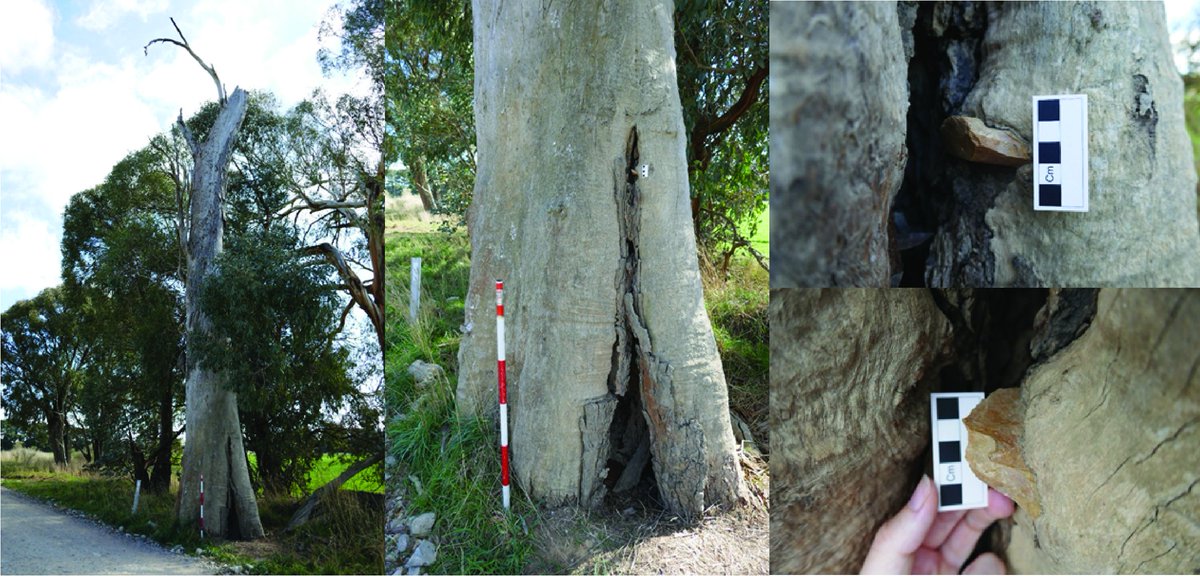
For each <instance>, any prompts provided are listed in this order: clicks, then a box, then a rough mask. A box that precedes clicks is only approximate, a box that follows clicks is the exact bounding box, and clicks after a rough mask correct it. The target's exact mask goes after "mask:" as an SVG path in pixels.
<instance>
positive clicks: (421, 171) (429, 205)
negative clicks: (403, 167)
mask: <svg viewBox="0 0 1200 576" xmlns="http://www.w3.org/2000/svg"><path fill="white" fill-rule="evenodd" d="M409 170H411V171H412V185H413V188H414V189H416V191H417V195H418V196H420V197H421V206H422V207H424V208H425V211H426V212H433V211H434V210H436V209H437V203H435V202H434V201H433V192H432V191H430V189H429V175H428V174H427V173H426V172H425V159H424V158H421V157H417V158H415V159H413V161H412V164H411V165H410V166H409Z"/></svg>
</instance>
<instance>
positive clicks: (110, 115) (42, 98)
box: [0, 0, 366, 303]
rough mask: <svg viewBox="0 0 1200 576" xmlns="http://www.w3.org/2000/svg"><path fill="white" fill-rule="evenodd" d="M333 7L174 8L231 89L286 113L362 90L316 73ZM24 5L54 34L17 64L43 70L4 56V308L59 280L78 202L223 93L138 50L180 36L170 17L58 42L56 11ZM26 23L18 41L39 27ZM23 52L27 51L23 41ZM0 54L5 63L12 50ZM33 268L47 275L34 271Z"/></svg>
mask: <svg viewBox="0 0 1200 576" xmlns="http://www.w3.org/2000/svg"><path fill="white" fill-rule="evenodd" d="M2 1H3V0H0V2H2ZM330 3H331V2H330V0H303V1H301V0H297V1H295V2H290V1H283V0H273V1H271V2H263V3H259V2H247V1H245V0H213V1H209V2H204V3H199V4H195V5H193V6H192V8H191V9H190V10H189V9H187V8H181V9H178V10H173V11H172V12H173V15H175V16H176V21H177V22H178V23H179V25H180V26H181V27H182V29H183V32H184V34H185V35H186V36H187V38H188V40H189V42H190V43H191V44H192V46H193V48H194V49H195V50H196V52H197V54H199V55H200V56H201V57H202V58H204V59H205V60H206V61H208V62H209V63H211V64H213V65H214V66H216V69H217V71H218V73H219V74H220V75H221V79H222V80H223V81H224V82H225V83H226V84H227V85H228V88H229V89H230V90H232V89H233V87H234V86H235V85H240V86H242V87H243V88H247V89H266V90H270V91H272V92H274V93H275V94H276V95H277V96H278V97H279V99H280V101H281V103H282V105H284V106H291V105H294V104H295V103H296V102H297V101H299V100H300V99H303V98H306V97H308V95H309V94H310V93H311V92H312V90H313V89H314V88H316V87H318V86H321V87H324V88H325V89H326V91H327V92H328V93H329V94H330V95H331V96H336V95H338V94H341V93H343V92H346V91H354V92H358V93H362V92H365V86H366V85H365V83H364V84H361V85H360V88H359V89H357V90H353V89H352V88H353V87H354V81H353V80H352V79H345V78H337V79H332V80H330V79H326V78H324V77H323V76H322V75H321V71H320V66H319V64H318V63H317V61H316V53H317V49H318V47H319V42H318V40H317V30H318V26H319V24H320V22H321V21H322V20H323V19H324V18H325V17H326V13H327V11H328V7H329V5H330ZM111 4H112V5H113V6H118V8H120V9H123V10H125V13H126V14H128V13H137V14H143V13H142V12H140V11H139V9H140V8H144V7H146V6H150V5H157V4H159V3H142V4H137V3H133V2H120V1H118V2H112V3H111ZM98 5H99V3H97V4H94V5H93V6H92V8H93V9H94V8H96V6H98ZM14 6H16V5H14ZM30 7H33V8H30ZM122 7H123V8H122ZM19 8H20V9H21V10H25V11H26V12H28V11H31V10H32V11H35V12H36V9H37V8H40V9H42V11H43V12H45V14H48V15H49V16H47V17H46V18H43V20H45V21H46V22H48V24H47V26H46V29H47V30H48V32H46V33H44V34H40V35H38V34H27V35H26V41H29V42H33V41H34V40H35V39H36V38H42V39H43V40H44V41H43V44H44V45H45V46H46V47H45V48H38V49H37V50H33V52H31V54H32V53H38V54H41V55H40V56H38V57H37V58H34V57H32V56H30V57H25V56H21V61H22V62H25V63H37V64H36V65H38V66H41V67H42V68H41V69H40V70H39V71H38V73H36V74H25V75H21V76H15V74H14V76H10V75H9V74H10V71H11V70H10V68H9V67H8V66H9V63H8V61H7V60H0V65H3V66H4V76H5V77H4V81H3V82H0V193H2V197H3V209H4V213H3V215H2V217H0V218H2V221H3V229H4V230H3V231H4V233H3V236H2V237H0V254H4V259H3V260H2V261H0V277H2V278H3V279H4V280H3V284H2V286H0V287H2V288H3V289H4V291H5V292H6V294H5V295H4V298H3V300H4V302H5V303H10V302H11V296H12V295H13V294H14V293H15V292H20V293H21V295H20V297H27V296H31V295H33V294H36V293H37V292H38V291H40V290H41V289H42V288H45V287H47V286H51V285H54V284H57V283H58V269H59V258H60V255H59V238H58V231H59V230H60V229H61V220H60V219H61V217H62V212H63V209H64V208H65V206H66V205H67V202H68V201H69V199H70V197H71V195H73V194H75V193H77V192H80V191H83V190H86V189H88V188H91V187H93V186H96V185H98V184H100V183H101V182H103V180H104V178H105V176H107V174H108V172H109V171H110V170H111V168H112V166H113V165H114V164H116V163H117V162H118V161H120V160H121V158H123V157H124V156H125V155H127V154H129V153H130V152H132V151H134V150H137V149H140V148H142V147H143V146H145V145H146V144H147V142H148V141H149V139H150V138H151V137H153V136H154V135H155V134H158V133H160V132H163V131H165V130H168V129H170V126H171V124H172V123H173V122H174V120H175V118H176V116H177V115H178V114H179V112H180V109H182V111H183V115H184V117H188V116H190V115H192V114H194V113H195V112H196V111H197V110H199V108H200V106H201V105H202V104H203V103H204V102H206V101H211V100H213V99H215V97H216V91H215V89H214V88H213V85H212V81H211V80H210V79H209V77H208V75H207V74H205V72H204V71H203V70H201V69H200V67H199V66H197V65H196V62H195V61H194V60H192V58H191V56H189V55H188V54H187V52H185V51H183V50H180V49H179V48H177V47H175V46H170V45H156V46H155V47H152V48H151V49H150V51H149V55H144V54H143V53H142V49H141V47H142V45H143V44H144V43H145V42H146V41H147V40H149V39H151V38H155V37H162V36H172V37H173V36H174V35H175V30H174V29H173V28H172V27H171V23H170V22H169V21H168V20H167V18H166V15H163V16H161V17H153V18H149V19H148V20H146V21H145V22H143V23H137V22H132V21H123V22H120V23H119V26H120V29H121V30H122V38H121V39H120V40H119V41H118V42H116V43H115V44H114V43H113V42H112V39H111V38H107V37H105V35H97V34H93V33H90V32H81V31H79V30H78V29H77V28H74V27H73V26H67V27H65V28H64V29H63V30H62V31H61V34H60V37H59V39H58V40H57V41H55V39H54V34H53V27H52V24H53V14H52V13H51V12H50V11H48V10H46V9H45V7H44V6H42V5H40V4H33V3H25V4H20V5H19ZM4 12H5V14H4V15H3V17H0V22H2V23H3V24H0V26H3V27H4V28H7V27H8V26H10V25H11V24H9V23H12V22H14V21H16V20H18V19H16V18H11V17H9V16H10V13H15V12H14V11H13V10H10V9H9V7H8V5H5V8H4ZM151 13H152V11H151V10H150V9H149V8H146V12H145V14H151ZM88 14H91V12H89V13H88ZM84 19H86V17H85V18H84ZM24 20H25V21H23V22H21V23H20V25H21V27H22V30H21V31H20V32H21V33H23V34H24V33H26V32H28V30H26V28H30V27H33V26H31V24H30V20H29V19H28V18H25V19H24ZM88 22H89V23H90V24H96V25H99V23H100V22H98V21H91V20H89V21H88ZM81 24H82V23H81ZM110 24H111V23H110ZM0 36H2V37H0V42H8V40H9V38H10V37H11V35H10V34H9V33H8V32H7V31H5V32H4V33H3V34H2V35H0ZM23 42H24V41H23ZM4 46H6V47H7V46H8V44H4ZM5 50H7V48H5ZM21 50H23V51H25V52H29V51H30V50H31V49H29V48H27V47H25V45H24V44H23V45H22V48H21ZM39 51H40V52H39ZM22 53H24V52H22ZM3 54H4V58H8V52H4V53H3ZM39 58H40V60H39ZM34 255H36V256H34ZM35 268H36V269H38V270H40V271H39V272H37V273H28V272H27V269H35Z"/></svg>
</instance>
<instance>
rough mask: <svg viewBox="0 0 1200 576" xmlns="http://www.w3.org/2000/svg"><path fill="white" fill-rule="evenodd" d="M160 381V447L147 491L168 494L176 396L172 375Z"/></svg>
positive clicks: (155, 457) (165, 376) (157, 449)
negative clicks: (161, 383) (171, 383)
mask: <svg viewBox="0 0 1200 576" xmlns="http://www.w3.org/2000/svg"><path fill="white" fill-rule="evenodd" d="M164 378H167V379H166V380H160V382H163V383H164V384H163V385H162V387H163V390H162V396H160V397H159V400H158V445H157V447H156V448H155V450H154V456H153V458H154V466H153V469H152V470H151V472H150V482H148V483H147V486H146V489H147V490H149V491H151V492H166V491H167V490H169V489H170V488H171V448H172V444H174V443H175V401H174V399H175V395H174V390H173V389H174V386H172V385H170V384H168V382H170V381H171V380H170V379H171V378H173V375H172V374H166V375H164Z"/></svg>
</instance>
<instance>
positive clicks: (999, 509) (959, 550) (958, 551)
mask: <svg viewBox="0 0 1200 576" xmlns="http://www.w3.org/2000/svg"><path fill="white" fill-rule="evenodd" d="M1012 513H1013V503H1012V500H1009V499H1008V497H1007V496H1005V495H1003V494H1001V493H999V492H996V491H995V490H992V489H990V488H989V489H988V507H987V508H980V509H977V510H971V511H970V512H968V513H967V514H966V515H965V516H963V518H962V520H961V521H960V522H959V523H958V524H957V525H955V526H954V529H953V530H952V531H951V532H950V535H949V536H948V537H947V538H946V541H945V543H943V544H942V549H941V552H942V557H943V558H945V560H946V562H948V563H950V564H953V565H954V566H962V564H963V562H966V561H967V558H968V557H969V556H970V555H971V551H972V550H974V549H975V543H976V542H978V541H979V536H980V535H982V534H983V531H984V530H986V529H987V527H988V526H991V525H992V522H995V521H996V520H999V519H1000V518H1007V517H1009V516H1011V515H1012Z"/></svg>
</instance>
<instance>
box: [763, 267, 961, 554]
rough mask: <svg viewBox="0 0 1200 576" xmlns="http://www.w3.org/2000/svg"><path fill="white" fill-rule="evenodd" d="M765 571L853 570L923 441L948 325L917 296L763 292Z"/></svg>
mask: <svg viewBox="0 0 1200 576" xmlns="http://www.w3.org/2000/svg"><path fill="white" fill-rule="evenodd" d="M768 314H769V319H770V323H771V440H772V445H771V449H772V450H771V484H772V487H773V488H774V498H773V501H772V502H771V572H772V573H818V574H838V573H849V572H858V570H859V568H861V567H862V561H863V559H864V558H865V557H866V553H867V548H868V547H869V546H870V544H871V538H872V537H873V536H874V534H875V531H876V529H878V528H879V526H880V525H881V524H882V523H883V521H884V520H886V519H887V518H888V517H890V516H891V515H892V514H893V513H894V512H895V511H896V510H898V509H899V508H900V507H901V506H903V505H904V503H905V501H907V499H908V496H909V494H910V493H911V490H912V486H913V485H915V484H916V481H917V478H918V477H919V475H920V473H921V470H922V468H923V466H922V462H921V455H922V453H923V451H924V450H925V449H926V447H927V446H928V444H929V408H928V405H929V392H930V386H931V385H930V380H933V379H935V378H936V376H935V374H936V372H937V368H938V367H939V366H940V364H941V363H943V362H944V360H943V357H944V356H945V354H946V351H947V350H948V348H949V345H950V342H949V338H950V324H949V322H947V321H946V319H945V318H944V317H943V316H942V314H941V313H940V312H939V311H938V308H937V306H936V305H935V303H934V301H933V299H932V298H931V297H930V294H929V293H928V292H927V291H923V290H905V289H896V290H869V289H834V290H817V289H811V290H796V289H784V290H772V292H771V304H770V307H769V308H768Z"/></svg>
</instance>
